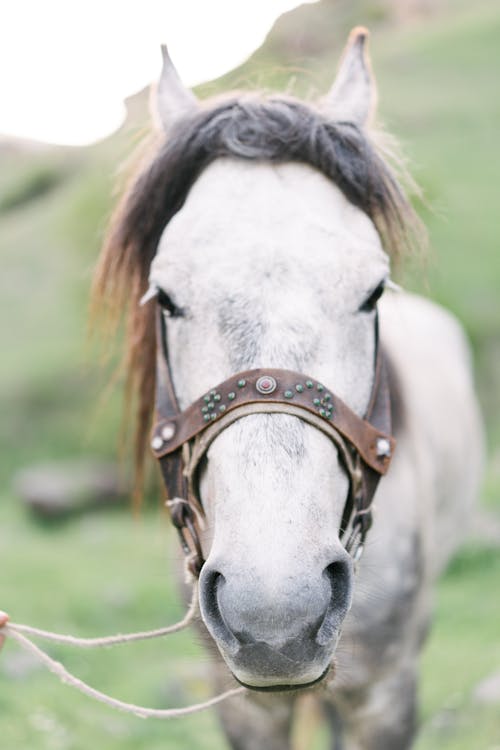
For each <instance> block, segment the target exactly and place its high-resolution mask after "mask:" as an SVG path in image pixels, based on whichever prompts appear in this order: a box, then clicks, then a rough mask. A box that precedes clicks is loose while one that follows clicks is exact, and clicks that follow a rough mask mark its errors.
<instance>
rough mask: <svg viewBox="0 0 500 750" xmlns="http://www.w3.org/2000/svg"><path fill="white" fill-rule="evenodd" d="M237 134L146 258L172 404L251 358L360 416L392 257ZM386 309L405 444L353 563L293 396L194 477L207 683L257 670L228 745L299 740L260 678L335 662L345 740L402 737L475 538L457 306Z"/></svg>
mask: <svg viewBox="0 0 500 750" xmlns="http://www.w3.org/2000/svg"><path fill="white" fill-rule="evenodd" d="M359 38H360V36H359V34H358V36H357V37H354V41H353V42H351V51H350V53H349V54H348V55H347V57H346V60H347V62H346V63H344V66H343V68H342V69H341V73H340V77H339V78H338V79H337V84H336V86H335V87H334V99H335V98H336V99H337V100H338V101H337V110H338V111H339V112H340V113H341V115H342V116H341V119H342V120H343V119H344V118H345V119H348V120H349V119H352V120H353V121H356V118H358V117H361V118H362V119H366V117H367V116H368V110H369V109H370V108H371V104H370V105H369V106H368V105H367V106H365V107H363V106H362V104H360V103H359V100H358V99H359V97H357V95H356V90H357V85H356V82H355V80H354V81H351V79H350V76H352V75H354V78H356V76H357V75H358V74H359V72H361V73H362V74H363V75H362V76H361V78H362V80H361V82H360V91H359V93H360V94H363V91H364V92H365V93H366V87H367V85H368V84H367V81H368V77H367V76H366V75H364V73H365V72H366V68H365V67H364V66H363V59H362V58H360V57H359V55H358V53H357V52H356V47H357V46H359V45H358V42H359ZM358 52H359V50H358ZM357 55H358V56H357ZM346 65H347V67H346ZM349 71H350V72H349ZM172 75H173V74H172V71H171V69H169V73H168V75H167V77H166V78H167V79H168V78H169V76H170V79H169V81H170V83H169V81H168V80H166V79H165V75H164V79H163V84H162V86H160V100H161V98H162V97H163V99H164V98H165V95H166V94H165V91H166V88H167V89H168V86H170V85H171V84H172V81H174V84H175V86H177V81H176V80H175V78H172ZM346 81H348V82H349V87H348V90H347V91H348V95H347V96H346V89H345V83H346ZM339 97H340V98H339ZM182 106H183V107H188V106H190V100H189V98H188V97H185V98H184V100H183V102H182ZM280 106H281V105H279V104H278V105H277V107H278V110H279V107H280ZM283 106H285V105H283ZM286 106H288V105H286ZM286 106H285V109H286ZM346 107H347V110H346ZM243 108H244V107H243ZM166 109H169V108H168V107H165V106H163V111H165V110H166ZM265 111H266V112H267V110H265ZM286 111H287V112H288V110H286ZM262 112H263V113H264V114H265V112H264V110H262ZM273 112H274V110H273ZM350 115H351V116H352V117H351V118H350ZM223 116H224V117H228V115H227V113H224V112H223V113H222V114H220V116H219V119H220V118H221V117H223ZM263 116H264V115H263ZM288 116H289V114H287V117H288ZM290 117H292V115H290ZM216 119H217V118H214V120H216ZM216 126H217V122H215V124H214V123H213V122H212V121H211V122H210V127H216ZM231 127H233V126H232V125H231ZM193 132H194V131H193ZM245 132H246V131H245ZM236 136H237V137H236ZM252 137H253V136H252ZM250 139H251V137H250ZM229 140H232V141H234V142H236V141H238V144H237V145H236V146H234V143H233V145H232V146H230V147H228V148H230V151H229V153H228V151H227V149H226V151H225V152H224V151H222V157H221V158H217V154H216V155H215V158H213V159H212V160H211V163H210V164H209V165H207V166H206V168H205V169H204V170H203V171H201V170H200V169H198V171H197V173H196V176H195V177H194V178H192V179H191V183H190V186H189V190H188V191H187V197H185V200H182V201H180V203H178V204H177V205H176V206H174V209H173V210H170V209H169V210H168V211H167V213H169V216H168V217H167V219H165V221H164V224H163V226H164V225H165V223H166V222H167V220H168V218H170V221H169V222H168V223H167V226H166V228H164V231H163V232H162V234H161V239H160V240H159V242H157V243H156V244H155V253H156V255H155V258H154V260H153V263H152V265H151V269H149V261H148V263H147V266H145V267H146V270H147V272H148V273H149V278H150V284H151V286H152V287H153V289H160V290H162V293H163V295H164V296H165V295H169V299H168V307H169V312H170V315H171V317H170V320H169V321H168V347H169V356H170V367H171V371H172V378H173V384H174V387H175V390H176V393H177V397H178V399H179V402H180V406H181V408H186V407H187V406H189V404H190V403H192V402H193V400H194V399H196V398H199V397H200V394H203V393H204V392H208V391H209V389H210V388H211V387H213V386H214V385H215V384H216V383H218V382H220V381H222V380H224V379H226V378H228V377H229V376H231V375H232V374H234V373H237V372H239V371H241V370H244V369H249V368H256V367H264V368H265V367H276V368H288V369H291V370H296V371H299V372H303V373H307V374H311V375H313V376H314V377H315V378H317V379H318V380H321V381H323V382H324V383H326V384H328V387H331V388H333V389H334V390H335V393H336V394H337V395H338V396H340V397H341V398H342V399H343V400H344V401H345V402H346V403H347V405H348V406H349V407H350V408H351V409H352V410H353V411H354V412H355V413H357V414H359V415H361V416H362V415H363V414H364V413H365V411H366V409H367V405H368V401H369V399H370V393H371V388H372V382H373V362H374V355H375V351H376V348H377V341H376V336H375V321H376V312H375V306H376V301H377V300H376V298H377V296H378V294H379V293H380V292H381V291H382V288H383V284H384V282H385V280H386V279H387V276H388V267H389V259H388V256H387V255H386V253H385V252H384V251H383V249H382V245H381V242H380V238H379V233H378V232H377V229H376V227H375V224H374V221H373V217H372V216H371V215H370V209H369V208H366V210H363V206H362V205H361V206H360V203H362V201H359V200H355V201H354V203H356V202H357V205H354V203H353V201H352V200H350V199H349V188H345V186H344V183H343V182H340V186H339V183H338V184H334V181H332V180H330V179H327V177H326V176H325V174H321V172H320V171H318V170H317V169H314V168H313V167H312V166H311V165H310V164H305V163H281V162H282V161H284V160H281V159H280V160H278V161H279V162H280V163H277V164H276V163H271V162H272V161H273V159H272V158H270V159H269V158H267V159H266V158H265V155H260V156H259V153H258V152H255V148H256V146H255V143H254V144H253V146H252V148H254V151H252V149H250V151H252V153H250V154H246V155H245V154H244V153H240V151H241V148H243V147H245V148H246V147H247V146H246V145H245V141H244V138H243V140H242V135H241V132H240V133H237V134H236V135H235V133H233V132H232V131H231V134H230V138H229ZM261 140H262V139H260V137H256V138H255V141H256V142H257V141H258V143H259V144H261ZM259 147H260V146H259ZM231 149H232V151H231ZM238 149H240V151H239V150H238ZM256 153H257V155H255V154H256ZM242 156H243V157H245V156H246V157H248V156H250V157H252V158H250V159H248V158H247V159H246V160H243V159H242V158H241V157H242ZM295 161H298V162H301V161H305V159H301V158H300V156H299V157H298V158H296V159H295ZM200 172H201V173H200ZM354 182H356V180H354ZM382 187H383V186H382ZM139 188H140V185H139ZM151 211H152V212H153V209H151ZM174 214H175V215H174ZM172 216H173V218H171V217H172ZM162 229H163V227H162ZM158 236H159V235H158ZM124 244H126V243H124ZM111 251H113V252H115V253H116V247H115V248H114V249H113V246H112V245H111ZM113 262H114V261H111V263H109V261H108V271H109V269H110V267H112V266H113ZM116 267H117V266H116V264H115V268H116ZM142 278H144V271H143V272H142ZM139 286H140V284H139ZM377 289H378V290H379V291H378V292H376V293H374V290H375V291H376V290H377ZM137 291H139V290H137ZM143 292H144V289H142V290H141V293H143ZM150 323H151V319H150ZM379 329H380V342H379V344H378V346H382V347H383V350H384V352H385V354H386V357H387V361H388V364H389V371H390V383H391V398H392V402H393V419H394V435H395V437H396V439H397V450H396V454H395V456H394V459H393V463H392V466H391V468H390V471H389V473H388V475H387V476H386V477H384V478H383V479H382V482H381V484H380V487H379V489H378V491H377V495H376V512H375V519H374V524H373V527H372V529H371V530H370V533H369V536H368V540H367V544H366V549H365V554H364V557H363V559H362V561H361V564H360V566H359V571H358V572H357V575H356V580H355V581H354V568H353V564H352V561H351V560H350V558H349V556H348V555H347V553H346V551H345V549H344V548H343V545H342V543H341V541H340V538H339V526H340V523H341V519H342V512H343V508H344V505H345V498H346V495H347V492H348V484H349V482H348V478H347V476H346V473H345V471H344V467H343V465H342V463H341V461H340V460H339V456H338V454H337V451H336V449H335V447H334V445H333V444H332V443H331V441H330V440H329V439H328V438H327V437H325V436H324V435H323V434H322V433H321V432H319V431H318V430H316V429H315V428H314V427H312V426H310V425H308V424H305V423H303V422H302V421H301V420H300V419H298V418H297V417H295V416H288V415H286V414H265V415H263V414H256V415H252V416H246V417H244V418H242V419H239V420H238V421H236V422H235V423H234V424H232V425H230V426H229V427H227V428H226V429H225V430H224V431H223V432H222V433H221V434H220V435H219V436H218V437H217V438H216V439H215V441H214V442H213V443H212V445H211V447H210V450H209V453H208V457H207V458H208V460H207V462H206V466H205V467H204V470H203V472H202V476H201V481H200V495H201V500H202V503H203V509H204V513H205V525H204V530H203V539H202V544H203V552H204V556H205V558H206V562H205V565H204V566H203V569H202V572H201V576H200V605H201V612H202V616H203V620H204V622H205V625H206V627H207V629H208V631H209V633H210V636H211V638H212V639H213V640H214V641H215V643H216V645H217V646H218V649H219V652H220V654H221V655H222V657H223V659H219V660H217V659H216V660H215V667H214V673H215V678H216V684H217V685H218V686H219V687H220V686H224V687H226V686H227V682H228V678H230V671H231V672H232V673H233V674H234V675H235V676H236V677H237V678H238V680H240V681H241V682H243V683H244V684H247V685H249V686H250V687H252V688H254V689H256V692H255V693H253V694H252V696H251V697H250V698H245V699H241V700H240V699H238V700H234V701H231V702H228V703H227V704H225V705H224V706H223V707H222V708H221V710H220V713H221V716H222V720H223V723H224V726H225V729H226V732H227V735H228V737H229V740H230V742H231V745H232V747H234V748H241V750H254V749H255V750H262V749H263V748H265V749H266V750H285V748H288V747H289V731H290V723H291V717H292V710H293V706H294V703H295V699H296V695H295V693H293V692H292V693H283V692H280V693H277V694H269V693H268V692H259V690H263V689H269V688H273V687H275V688H280V689H281V688H283V686H285V685H286V686H290V687H294V688H300V687H302V686H307V685H309V684H311V683H313V682H315V681H317V680H319V679H320V678H322V677H324V679H323V680H322V682H321V683H320V686H319V687H318V688H317V692H316V695H317V698H318V700H320V701H322V703H323V704H324V706H325V707H326V715H327V717H328V718H329V719H330V720H331V722H332V724H333V726H334V728H335V732H334V734H335V737H336V739H335V743H336V744H335V745H334V747H335V748H344V749H345V750H362V749H363V748H366V750H379V749H380V750H404V748H407V747H409V746H410V744H411V741H412V736H413V732H414V726H415V693H416V673H417V658H418V653H419V649H420V647H421V645H422V642H423V639H424V635H425V632H426V629H427V625H428V621H429V612H430V606H431V587H432V583H433V581H434V580H435V577H436V574H437V573H438V572H439V570H440V569H441V568H442V567H443V565H444V563H445V562H446V560H447V559H448V558H449V555H450V554H451V552H452V551H453V550H454V549H455V547H456V545H457V544H458V543H459V541H460V540H461V538H462V535H463V530H464V528H465V525H466V518H467V515H468V512H469V510H470V508H471V505H472V502H473V499H474V495H475V493H476V490H477V482H478V476H479V469H480V462H481V445H482V441H481V429H480V420H479V418H478V411H477V405H476V401H475V398H474V393H473V385H472V380H471V375H470V362H469V355H468V351H467V346H466V344H465V342H464V338H463V335H462V333H461V330H460V328H459V326H458V324H457V323H456V322H455V321H454V319H453V318H452V317H451V316H450V315H449V314H448V313H446V312H444V311H443V310H441V309H440V308H438V307H437V306H435V305H433V304H431V303H429V302H427V301H425V300H423V299H421V298H418V297H415V296H412V295H409V294H406V293H404V292H402V291H391V290H387V291H386V294H385V295H384V297H383V298H382V299H381V301H380V304H379ZM142 330H143V333H144V331H145V330H146V328H145V327H143V329H142ZM151 334H152V331H151ZM142 382H143V386H144V383H145V384H146V385H145V386H144V388H146V386H147V383H148V381H147V378H145V379H143V381H142ZM149 384H150V385H151V383H150V381H149ZM348 610H350V611H348ZM347 612H348V614H347V615H346V613H347ZM344 618H345V619H344ZM341 631H342V635H341V638H340V633H341ZM325 633H327V635H325ZM339 639H340V640H339ZM337 643H338V646H337ZM330 663H333V664H334V669H333V671H331V672H330V673H329V674H328V675H327V676H325V671H327V668H328V665H329V664H330ZM228 667H229V669H228ZM229 670H230V671H229Z"/></svg>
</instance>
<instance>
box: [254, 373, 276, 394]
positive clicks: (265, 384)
mask: <svg viewBox="0 0 500 750" xmlns="http://www.w3.org/2000/svg"><path fill="white" fill-rule="evenodd" d="M255 387H256V389H257V390H258V391H259V393H263V394H264V395H266V394H267V393H273V392H274V391H275V390H276V388H277V387H278V384H277V382H276V380H275V379H274V378H272V377H271V376H270V375H262V377H261V378H259V379H258V380H257V382H256V383H255Z"/></svg>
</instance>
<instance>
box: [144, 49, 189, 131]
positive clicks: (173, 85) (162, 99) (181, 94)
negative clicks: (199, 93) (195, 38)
mask: <svg viewBox="0 0 500 750" xmlns="http://www.w3.org/2000/svg"><path fill="white" fill-rule="evenodd" d="M161 54H162V57H163V67H162V71H161V75H160V80H159V81H158V85H157V86H156V91H154V92H153V102H152V104H153V106H152V109H153V116H155V115H156V117H155V119H159V122H160V125H161V126H162V127H163V129H164V130H170V128H171V127H172V125H173V124H174V122H175V121H176V120H178V119H179V118H181V117H183V116H184V115H186V114H188V113H189V112H191V111H195V110H196V108H197V106H198V102H197V99H196V97H195V95H194V94H193V92H192V91H190V90H189V89H188V88H186V86H184V84H183V83H182V81H181V79H180V77H179V74H178V72H177V71H176V69H175V68H174V65H173V63H172V60H171V59H170V55H169V54H168V50H167V47H166V45H165V44H162V45H161Z"/></svg>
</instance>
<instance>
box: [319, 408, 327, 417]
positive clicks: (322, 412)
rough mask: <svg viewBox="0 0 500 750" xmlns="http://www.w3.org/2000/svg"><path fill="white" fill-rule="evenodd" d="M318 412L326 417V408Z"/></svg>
mask: <svg viewBox="0 0 500 750" xmlns="http://www.w3.org/2000/svg"><path fill="white" fill-rule="evenodd" d="M319 413H320V415H321V416H322V417H326V409H320V410H319Z"/></svg>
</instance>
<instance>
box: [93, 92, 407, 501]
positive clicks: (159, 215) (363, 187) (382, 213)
mask: <svg viewBox="0 0 500 750" xmlns="http://www.w3.org/2000/svg"><path fill="white" fill-rule="evenodd" d="M227 156H233V157H239V158H242V159H252V160H264V161H269V162H290V161H295V162H303V163H306V164H309V165H311V166H312V167H314V168H316V169H318V170H319V171H320V172H322V173H323V174H324V175H325V176H326V177H328V178H329V179H330V180H332V182H333V183H334V184H335V185H337V186H338V187H339V188H340V190H341V191H342V192H343V193H344V195H345V196H346V197H347V198H348V200H349V201H350V202H351V203H353V204H354V205H355V206H357V207H358V208H360V209H361V210H362V211H363V212H364V213H365V214H367V215H368V216H369V217H370V219H372V221H373V222H374V224H375V226H376V228H377V230H378V232H379V234H380V236H381V238H382V241H383V243H384V245H385V248H386V250H387V251H388V252H389V254H390V255H391V256H392V257H396V256H398V255H400V254H401V252H402V251H404V250H405V248H407V247H408V245H409V244H410V243H411V241H412V237H414V236H415V232H414V230H415V229H416V228H417V227H418V220H417V219H416V216H415V214H414V212H413V209H412V208H411V205H410V204H409V202H408V200H407V198H406V197H405V194H404V191H403V190H402V188H401V187H400V185H399V182H398V180H397V178H396V176H395V173H394V171H393V169H392V168H391V167H390V166H389V164H388V162H387V160H386V159H384V158H383V157H382V155H381V153H380V151H379V149H377V148H376V147H375V146H374V144H373V142H372V141H371V140H370V138H369V137H368V136H367V134H365V132H364V131H362V130H361V129H360V128H358V127H357V126H356V125H354V124H353V123H352V122H335V121H332V120H329V119H327V117H326V116H325V115H323V114H322V113H321V112H320V111H318V110H316V109H313V108H312V107H310V106H307V105H306V104H304V103H302V102H300V101H298V100H294V99H285V98H278V97H273V98H264V97H256V96H253V97H240V98H232V99H227V100H225V101H222V102H220V101H219V102H217V103H215V104H212V105H211V106H210V105H208V106H205V107H203V108H200V109H199V110H197V111H196V112H195V113H194V114H191V115H189V116H187V117H185V118H183V119H182V120H181V121H179V122H177V124H176V125H175V127H173V128H172V130H171V132H170V133H169V134H168V137H166V138H165V139H164V141H163V142H161V143H160V144H159V145H157V146H156V147H155V149H154V153H153V155H152V156H151V155H150V156H148V158H147V159H146V160H145V162H143V163H142V164H141V165H140V167H139V169H138V170H137V173H136V174H135V175H134V176H133V177H132V179H131V182H130V185H129V187H128V188H127V189H126V190H125V193H124V195H123V196H122V199H121V201H120V202H119V204H118V206H117V208H116V210H115V213H114V215H113V217H112V219H111V222H110V226H109V230H108V233H107V237H106V240H105V243H104V247H103V250H102V253H101V257H100V260H99V263H98V267H97V270H96V275H95V282H94V293H93V297H94V302H97V303H98V304H100V305H101V304H102V305H103V306H104V307H105V308H106V309H107V311H108V312H109V313H111V315H110V319H112V320H113V321H114V323H115V324H116V323H117V322H118V320H119V319H120V317H121V316H122V314H126V318H127V329H126V335H127V351H126V355H125V358H124V366H125V368H126V373H127V385H128V397H127V403H130V398H129V397H130V396H132V395H135V397H136V399H137V401H136V403H137V424H136V441H135V465H136V471H137V483H138V484H137V486H139V484H140V482H141V480H142V474H143V462H144V456H145V452H146V446H147V439H148V432H149V428H150V423H151V419H152V411H153V405H154V385H155V333H154V329H155V327H154V305H152V304H147V305H145V306H144V307H140V306H139V300H140V298H141V296H142V295H143V294H144V292H145V291H146V289H147V286H148V274H149V268H150V265H151V262H152V260H153V257H154V255H155V253H156V250H157V247H158V242H159V240H160V236H161V234H162V232H163V230H164V229H165V226H166V225H167V224H168V222H169V221H170V219H171V218H172V217H173V216H174V214H175V213H176V212H177V211H178V210H179V209H180V208H181V206H182V204H183V203H184V201H185V199H186V196H187V194H188V192H189V190H190V188H191V186H192V185H193V183H194V182H195V180H196V179H197V177H198V176H199V174H200V173H201V171H202V170H203V169H204V168H205V167H206V166H207V165H208V164H210V163H211V162H212V161H213V160H214V159H217V158H220V157H227Z"/></svg>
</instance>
